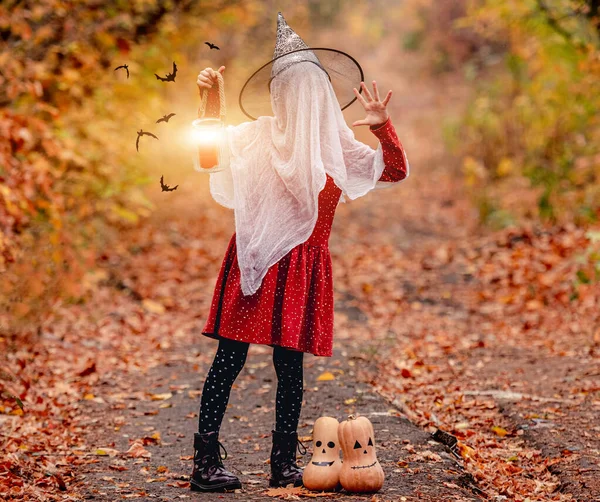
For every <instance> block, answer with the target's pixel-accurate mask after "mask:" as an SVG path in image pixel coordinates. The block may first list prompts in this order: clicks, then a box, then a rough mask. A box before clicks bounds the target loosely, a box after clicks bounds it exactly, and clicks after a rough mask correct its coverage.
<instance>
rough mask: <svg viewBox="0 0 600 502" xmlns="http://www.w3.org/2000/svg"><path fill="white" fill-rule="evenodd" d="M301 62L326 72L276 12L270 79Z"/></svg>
mask: <svg viewBox="0 0 600 502" xmlns="http://www.w3.org/2000/svg"><path fill="white" fill-rule="evenodd" d="M302 61H309V62H311V63H315V64H316V65H317V66H318V67H319V68H321V69H322V70H323V71H325V72H326V70H325V68H323V66H322V65H321V62H320V61H319V58H318V57H317V56H316V54H315V53H314V52H313V51H312V50H311V49H310V48H309V47H308V45H306V43H305V42H304V40H302V38H300V35H298V34H297V33H296V32H295V31H294V30H292V28H290V26H289V25H288V24H287V22H286V20H285V18H284V17H283V14H282V13H281V12H278V13H277V37H276V39H275V50H274V51H273V66H272V67H271V79H273V78H275V77H276V76H277V75H278V74H279V73H281V72H282V71H284V70H287V69H288V68H289V67H290V66H292V65H293V64H295V63H300V62H302Z"/></svg>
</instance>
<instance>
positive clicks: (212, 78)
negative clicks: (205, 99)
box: [196, 66, 225, 89]
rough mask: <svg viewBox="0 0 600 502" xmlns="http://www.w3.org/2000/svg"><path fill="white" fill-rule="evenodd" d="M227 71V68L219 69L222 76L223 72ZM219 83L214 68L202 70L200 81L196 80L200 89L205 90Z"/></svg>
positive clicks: (199, 75) (199, 76)
mask: <svg viewBox="0 0 600 502" xmlns="http://www.w3.org/2000/svg"><path fill="white" fill-rule="evenodd" d="M224 71H225V67H224V66H221V68H219V73H220V74H221V75H222V74H223V72H224ZM216 83H217V72H216V71H215V70H213V69H212V68H204V70H202V71H201V72H200V73H199V74H198V80H196V84H198V87H199V88H200V89H202V88H205V89H210V88H211V87H212V86H213V84H216Z"/></svg>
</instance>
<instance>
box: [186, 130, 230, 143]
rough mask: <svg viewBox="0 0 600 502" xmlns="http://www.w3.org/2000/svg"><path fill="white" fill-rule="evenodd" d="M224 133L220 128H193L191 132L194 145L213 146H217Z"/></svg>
mask: <svg viewBox="0 0 600 502" xmlns="http://www.w3.org/2000/svg"><path fill="white" fill-rule="evenodd" d="M222 134H223V131H222V129H221V128H220V127H219V128H208V127H207V128H205V129H200V128H195V127H194V128H192V129H191V130H190V141H191V142H192V143H193V144H194V145H211V144H215V145H216V144H217V143H218V142H219V141H220V140H221V137H222Z"/></svg>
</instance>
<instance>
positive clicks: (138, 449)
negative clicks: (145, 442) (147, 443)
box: [127, 442, 152, 458]
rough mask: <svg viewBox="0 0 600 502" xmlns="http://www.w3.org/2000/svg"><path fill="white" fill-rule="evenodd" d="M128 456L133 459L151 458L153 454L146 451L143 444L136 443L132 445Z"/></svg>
mask: <svg viewBox="0 0 600 502" xmlns="http://www.w3.org/2000/svg"><path fill="white" fill-rule="evenodd" d="M127 455H129V456H130V457H133V458H150V457H151V456H152V453H150V452H149V451H148V450H146V448H144V447H143V446H142V444H141V443H138V442H135V443H133V444H132V445H131V448H129V450H127Z"/></svg>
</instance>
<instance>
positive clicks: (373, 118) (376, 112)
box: [352, 80, 392, 127]
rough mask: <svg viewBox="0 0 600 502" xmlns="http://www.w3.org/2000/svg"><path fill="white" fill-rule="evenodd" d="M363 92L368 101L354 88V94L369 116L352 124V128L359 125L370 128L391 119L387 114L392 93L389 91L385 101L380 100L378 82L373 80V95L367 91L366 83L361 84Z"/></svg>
mask: <svg viewBox="0 0 600 502" xmlns="http://www.w3.org/2000/svg"><path fill="white" fill-rule="evenodd" d="M360 85H361V87H362V89H363V92H364V94H365V96H366V99H365V98H364V97H363V96H362V95H361V94H360V92H358V90H357V89H356V88H354V94H355V95H356V97H357V99H358V101H359V102H360V104H361V105H363V108H364V109H365V111H366V112H367V116H366V117H365V118H364V119H362V120H357V121H356V122H354V123H353V124H352V127H354V126H359V125H368V126H376V125H381V124H383V123H384V122H385V121H386V120H387V119H388V117H389V115H388V112H387V108H386V106H387V104H388V103H389V101H390V98H391V97H392V91H388V93H387V96H386V97H385V99H384V100H383V101H381V100H380V99H379V91H378V90H377V82H375V80H373V95H374V96H371V93H370V92H369V90H368V89H367V86H366V85H365V83H364V82H361V83H360Z"/></svg>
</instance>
